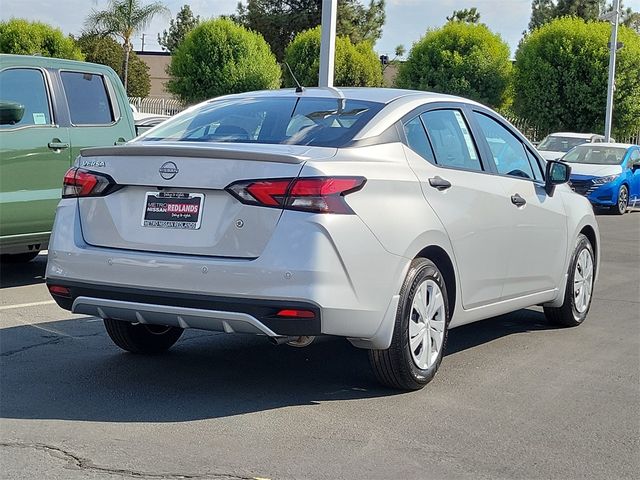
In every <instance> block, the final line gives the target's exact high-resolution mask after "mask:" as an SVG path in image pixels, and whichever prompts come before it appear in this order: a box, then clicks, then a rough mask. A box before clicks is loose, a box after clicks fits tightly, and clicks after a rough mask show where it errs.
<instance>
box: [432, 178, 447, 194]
mask: <svg viewBox="0 0 640 480" xmlns="http://www.w3.org/2000/svg"><path fill="white" fill-rule="evenodd" d="M429 185H431V186H432V187H433V188H435V189H436V190H439V191H443V190H446V189H447V188H451V182H449V181H447V180H445V179H444V178H440V177H438V176H435V177H432V178H430V179H429Z"/></svg>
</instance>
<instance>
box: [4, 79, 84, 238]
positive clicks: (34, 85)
mask: <svg viewBox="0 0 640 480" xmlns="http://www.w3.org/2000/svg"><path fill="white" fill-rule="evenodd" d="M51 92H52V90H51V82H50V76H49V74H48V72H46V71H45V70H44V69H40V68H35V67H29V68H23V67H19V68H17V67H9V68H5V69H3V70H2V71H0V101H3V102H15V103H18V104H21V105H23V106H24V116H23V117H22V119H21V120H20V121H19V122H18V123H16V124H13V125H1V126H0V172H1V173H0V227H1V229H2V236H3V237H10V236H13V235H26V234H46V233H48V232H50V231H51V227H52V225H53V218H54V216H55V209H56V205H57V204H58V202H59V200H60V191H61V186H62V177H63V176H64V173H65V171H66V170H67V169H68V168H69V166H70V163H71V157H70V149H69V130H68V128H66V127H61V126H60V125H58V117H59V116H58V115H57V111H56V110H55V109H54V105H53V97H52V94H51Z"/></svg>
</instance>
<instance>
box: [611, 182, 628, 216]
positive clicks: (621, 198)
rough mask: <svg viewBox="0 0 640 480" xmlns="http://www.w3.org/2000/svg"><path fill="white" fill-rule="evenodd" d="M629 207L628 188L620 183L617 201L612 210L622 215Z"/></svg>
mask: <svg viewBox="0 0 640 480" xmlns="http://www.w3.org/2000/svg"><path fill="white" fill-rule="evenodd" d="M627 208H629V189H628V188H627V186H626V185H622V186H621V187H620V190H619V191H618V202H617V203H616V206H615V207H613V211H614V212H615V213H616V214H618V215H624V214H625V213H627Z"/></svg>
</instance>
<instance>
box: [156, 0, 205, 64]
mask: <svg viewBox="0 0 640 480" xmlns="http://www.w3.org/2000/svg"><path fill="white" fill-rule="evenodd" d="M199 23H200V16H197V17H194V16H193V12H192V11H191V7H190V6H189V5H183V6H182V8H181V9H180V11H179V12H178V14H177V15H176V19H175V20H174V19H173V18H172V19H171V21H170V23H169V31H167V30H164V31H163V32H162V35H160V34H158V43H159V44H160V45H162V47H163V49H164V50H167V51H168V52H169V53H173V52H174V51H175V50H176V48H178V45H180V42H182V40H184V37H185V36H186V35H187V33H189V32H190V31H191V30H193V29H194V28H196V27H197V26H198V24H199Z"/></svg>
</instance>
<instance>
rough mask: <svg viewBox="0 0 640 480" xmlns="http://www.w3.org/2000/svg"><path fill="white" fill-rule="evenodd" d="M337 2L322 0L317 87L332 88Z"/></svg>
mask: <svg viewBox="0 0 640 480" xmlns="http://www.w3.org/2000/svg"><path fill="white" fill-rule="evenodd" d="M337 16H338V0H322V27H321V28H322V37H321V39H320V78H319V79H318V86H320V87H333V71H334V64H335V57H336V18H337Z"/></svg>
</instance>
